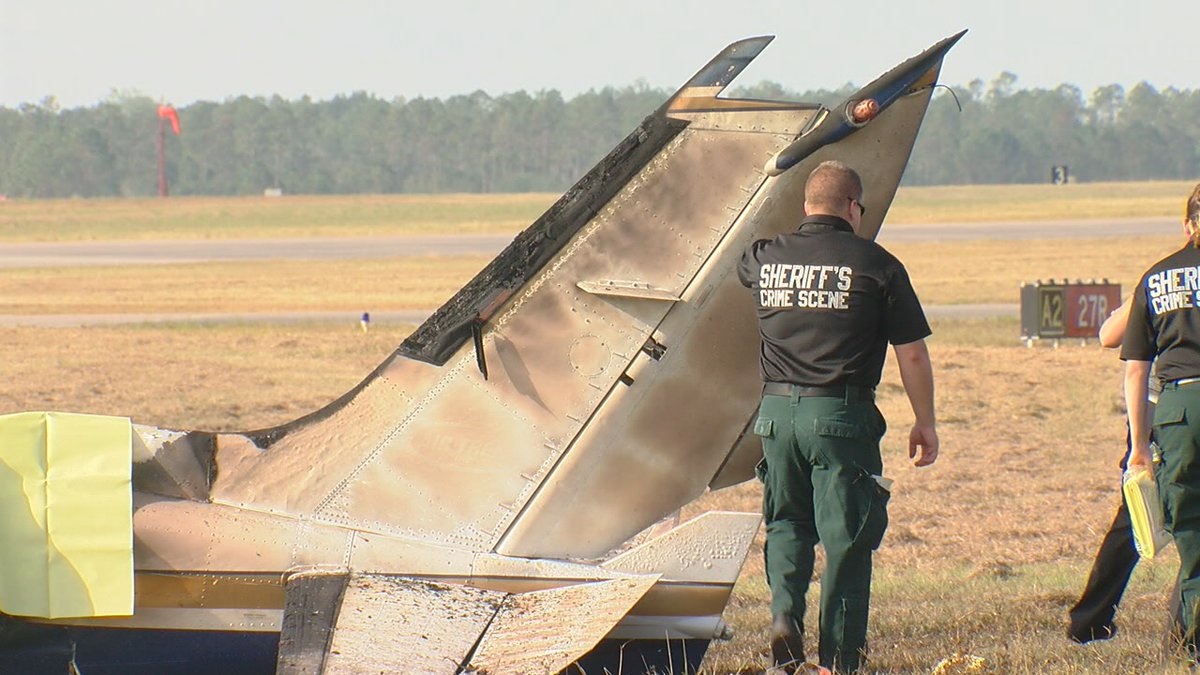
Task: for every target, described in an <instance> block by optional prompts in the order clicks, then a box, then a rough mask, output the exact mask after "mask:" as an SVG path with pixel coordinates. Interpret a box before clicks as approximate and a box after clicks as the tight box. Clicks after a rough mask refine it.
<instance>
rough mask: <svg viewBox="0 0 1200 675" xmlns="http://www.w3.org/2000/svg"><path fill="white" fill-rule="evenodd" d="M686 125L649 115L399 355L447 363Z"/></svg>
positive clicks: (403, 346) (429, 321)
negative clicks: (498, 304) (478, 324)
mask: <svg viewBox="0 0 1200 675" xmlns="http://www.w3.org/2000/svg"><path fill="white" fill-rule="evenodd" d="M686 126H687V123H686V122H680V121H677V120H672V119H668V118H667V117H665V116H664V115H663V114H662V112H661V111H659V112H655V113H654V114H652V115H650V116H649V117H647V118H646V119H645V120H644V121H642V123H641V125H639V126H638V128H637V129H635V130H634V132H633V133H631V134H629V136H627V137H626V138H625V140H624V141H621V143H620V144H619V145H618V146H617V147H616V148H614V149H613V150H612V151H611V152H610V153H608V156H607V157H605V158H604V159H603V160H601V161H600V163H599V164H597V165H596V166H595V167H594V168H592V170H591V171H589V172H588V173H587V175H585V176H584V177H583V178H582V179H581V180H580V181H579V182H578V183H576V184H575V185H574V186H573V187H572V188H571V189H570V190H568V191H567V193H566V194H564V195H563V196H562V197H561V198H560V199H559V200H558V201H557V202H555V204H554V206H551V207H550V210H548V211H546V213H544V214H543V215H542V216H541V217H540V218H538V219H537V221H535V222H534V223H533V225H531V226H529V228H528V229H526V230H525V231H524V232H522V233H521V234H518V235H517V236H516V238H515V239H513V241H512V243H511V244H509V245H508V247H507V248H505V249H504V250H503V251H501V253H500V255H498V256H497V257H496V259H495V260H493V261H492V262H491V263H489V264H488V266H487V267H485V268H484V269H483V271H481V272H480V273H479V274H478V275H476V276H475V278H474V279H472V280H471V281H470V282H468V283H467V285H466V286H463V288H462V290H460V291H459V292H458V293H455V294H454V297H452V298H450V300H449V301H448V302H447V303H446V304H444V305H442V306H441V308H440V309H438V311H436V312H434V313H433V315H432V316H430V317H429V318H428V319H426V320H425V323H423V324H421V326H420V327H419V328H417V330H416V331H414V332H413V334H412V335H410V336H409V337H408V338H407V339H406V340H405V341H404V342H403V343H402V344H401V345H400V348H399V349H398V350H397V351H396V353H397V354H399V355H400V356H405V357H408V358H411V359H417V360H419V361H425V362H426V363H432V364H435V365H439V366H440V365H443V364H445V363H446V360H447V359H449V358H450V356H451V355H452V354H454V352H455V351H457V350H458V348H459V347H460V346H462V344H463V342H465V341H466V340H467V339H469V338H470V336H471V323H472V322H473V321H474V320H475V319H476V318H477V317H478V316H479V315H480V313H481V311H482V310H483V309H485V308H486V307H487V306H488V305H490V304H492V302H493V301H494V300H495V299H496V297H497V296H499V295H502V294H504V293H506V292H508V293H510V292H512V291H514V290H515V289H517V288H520V287H521V286H522V285H524V284H525V282H527V281H529V279H530V278H531V277H532V276H533V275H534V274H535V273H536V272H537V271H538V270H540V269H541V268H542V266H543V265H545V264H546V263H547V262H548V261H550V260H551V259H552V258H553V257H554V255H555V254H557V253H558V252H559V250H560V249H562V247H563V246H564V245H565V244H566V243H567V241H568V240H569V239H570V238H571V237H572V236H573V235H574V234H575V233H576V232H578V231H579V228H581V227H583V226H584V225H585V224H587V222H588V221H589V220H591V219H592V217H593V216H595V215H596V213H597V212H598V211H599V210H600V209H601V208H602V207H603V206H604V205H605V204H607V203H608V201H609V200H610V199H612V197H613V195H615V194H616V193H617V192H618V191H620V189H621V188H623V187H624V186H625V184H626V183H628V182H629V179H630V178H632V177H633V176H635V175H637V173H638V172H639V171H641V169H642V167H643V166H645V165H646V162H648V161H650V160H651V159H652V158H653V157H654V156H655V155H657V154H658V153H659V151H660V150H662V148H663V147H664V146H665V145H666V144H667V143H669V142H670V141H671V139H672V138H674V137H675V136H676V134H678V133H679V132H680V131H682V130H683V129H684V128H685V127H686Z"/></svg>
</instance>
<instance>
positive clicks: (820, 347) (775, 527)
mask: <svg viewBox="0 0 1200 675" xmlns="http://www.w3.org/2000/svg"><path fill="white" fill-rule="evenodd" d="M862 189H863V188H862V180H861V179H860V178H859V176H858V173H857V172H855V171H854V170H853V169H851V168H850V167H848V166H846V165H845V164H842V163H841V162H834V161H831V162H824V163H822V164H820V165H818V166H817V167H816V168H815V169H814V170H813V171H812V173H811V174H810V175H809V178H808V181H807V183H806V184H805V188H804V210H805V213H806V214H807V216H806V217H805V218H804V220H802V221H801V223H800V225H799V228H798V229H797V230H796V231H795V232H792V233H789V234H783V235H780V236H778V237H775V238H774V239H772V240H760V241H756V242H754V243H753V244H752V245H751V246H750V248H749V249H748V250H747V251H746V253H745V254H744V255H743V257H742V261H741V264H740V266H739V269H738V274H739V277H740V279H741V282H742V284H743V285H745V286H747V287H749V288H750V289H751V290H752V291H753V293H754V298H755V301H756V305H757V311H758V321H759V332H760V335H761V338H762V345H761V352H760V365H761V369H762V376H763V381H764V385H763V399H762V406H761V408H760V409H759V416H758V419H757V420H756V421H755V424H754V431H755V433H756V434H758V435H759V436H761V437H762V444H763V462H762V463H761V464H760V465H759V470H760V471H759V476H760V478H761V479H762V480H763V484H764V487H763V516H764V519H765V521H766V528H767V542H766V546H765V551H764V556H765V558H766V568H767V582H768V584H769V585H770V587H771V611H772V615H773V617H774V621H773V623H772V629H771V630H772V641H771V650H772V656H773V659H774V661H775V665H776V666H777V670H776V672H785V673H791V672H794V671H795V668H797V667H798V666H799V664H802V663H803V662H804V646H803V628H802V627H803V625H804V610H805V594H806V592H807V590H808V584H809V579H810V578H811V576H812V571H813V563H814V557H815V554H814V548H815V546H816V544H817V543H818V542H820V543H821V544H822V545H823V546H824V548H825V554H826V568H825V573H824V576H823V577H822V582H821V610H820V620H819V624H820V640H819V644H818V655H819V662H820V665H821V666H823V667H826V668H834V669H837V670H838V671H840V672H852V671H854V670H857V669H858V667H859V665H860V659H861V656H862V652H863V651H864V649H865V647H866V637H867V614H868V603H869V600H870V589H871V557H872V553H873V552H874V550H875V549H876V548H878V547H879V543H880V541H881V540H882V539H883V533H884V530H885V529H886V527H887V500H888V497H889V494H888V491H887V484H888V483H890V481H888V480H887V479H885V478H883V477H882V473H883V466H882V460H881V458H880V453H879V441H880V438H881V437H882V436H883V433H884V430H885V428H886V424H885V422H884V419H883V416H882V415H881V414H880V413H879V410H878V409H877V408H876V407H875V403H874V391H875V386H876V385H877V384H878V383H879V378H880V375H881V372H882V370H883V362H884V357H885V356H886V353H887V345H888V343H889V342H890V343H891V344H892V345H894V349H895V352H896V357H897V360H898V363H899V367H900V376H901V380H902V382H903V384H904V387H905V390H906V391H907V393H908V397H909V401H910V403H911V404H912V407H913V412H914V413H915V415H916V423H915V424H914V425H913V427H912V430H911V432H910V434H909V456H910V457H915V458H916V464H917V466H926V465H929V464H932V463H933V462H934V460H936V459H937V456H938V438H937V432H936V430H935V420H934V405H933V370H932V367H931V365H930V360H929V352H928V350H927V349H926V346H925V338H926V337H927V336H928V335H929V334H930V330H929V324H928V323H927V322H926V320H925V315H924V312H923V311H922V310H921V304H920V302H919V301H918V300H917V296H916V293H914V292H913V289H912V284H911V283H910V282H909V279H908V273H907V272H906V271H905V269H904V266H903V265H902V264H900V261H898V260H897V259H896V258H895V257H894V256H892V255H891V254H890V253H888V252H887V251H886V250H884V249H883V247H881V246H879V245H878V244H876V243H875V242H873V241H869V240H866V239H863V238H861V237H858V236H857V235H856V234H855V227H856V226H857V225H858V224H859V223H860V222H861V219H862V217H863V214H864V213H865V212H866V207H865V206H863V202H862V199H863V194H862ZM918 452H919V456H918Z"/></svg>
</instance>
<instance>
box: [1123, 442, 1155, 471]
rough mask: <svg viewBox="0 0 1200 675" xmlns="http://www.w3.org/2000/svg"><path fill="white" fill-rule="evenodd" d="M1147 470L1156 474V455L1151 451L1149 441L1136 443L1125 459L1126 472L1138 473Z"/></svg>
mask: <svg viewBox="0 0 1200 675" xmlns="http://www.w3.org/2000/svg"><path fill="white" fill-rule="evenodd" d="M1141 470H1146V471H1149V472H1150V475H1154V455H1153V454H1152V453H1151V452H1150V444H1149V443H1134V444H1133V447H1132V448H1130V449H1129V456H1128V457H1127V458H1126V459H1125V471H1126V473H1137V472H1138V471H1141Z"/></svg>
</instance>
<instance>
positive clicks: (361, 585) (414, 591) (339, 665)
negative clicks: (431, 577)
mask: <svg viewBox="0 0 1200 675" xmlns="http://www.w3.org/2000/svg"><path fill="white" fill-rule="evenodd" d="M507 595H508V594H507V593H497V592H494V591H484V590H480V589H477V588H470V587H467V586H458V585H455V584H444V583H437V582H432V581H422V580H419V579H411V578H406V577H401V576H395V575H375V574H361V575H360V574H355V575H352V576H351V578H350V583H349V585H348V586H347V587H346V592H345V595H344V596H343V598H342V608H341V612H340V613H339V616H338V621H337V626H336V628H335V629H334V634H333V638H332V640H331V642H330V648H329V656H328V657H327V658H326V660H325V668H326V671H327V672H330V673H339V674H342V673H354V674H358V673H362V674H364V675H365V674H367V673H370V674H372V675H375V674H376V673H445V674H446V675H455V674H456V673H458V672H459V671H460V669H461V665H462V664H463V663H464V662H465V661H466V659H467V655H468V654H469V653H470V651H471V650H472V649H473V648H474V647H475V645H476V644H477V642H478V641H479V636H480V635H481V634H483V632H484V631H485V630H487V627H488V624H489V623H490V622H491V621H492V617H494V616H495V615H496V611H497V610H498V609H499V608H500V604H501V602H503V600H504V598H505V597H507Z"/></svg>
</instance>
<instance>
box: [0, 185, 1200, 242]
mask: <svg viewBox="0 0 1200 675" xmlns="http://www.w3.org/2000/svg"><path fill="white" fill-rule="evenodd" d="M1191 187H1192V185H1191V184H1188V183H1185V182H1179V181H1154V182H1143V183H1084V184H1075V185H1066V186H1054V185H978V186H966V187H963V186H956V187H907V188H901V189H900V191H899V193H898V194H897V195H896V199H895V201H894V203H893V204H892V207H891V209H890V210H889V212H888V222H889V223H893V224H904V223H963V222H991V221H997V220H1053V219H1063V218H1079V219H1088V218H1131V217H1148V216H1182V213H1180V209H1181V206H1180V203H1181V199H1182V197H1181V195H1186V194H1187V192H1188V191H1189V190H1190V189H1191ZM556 199H558V195H557V194H546V193H539V194H515V195H510V194H502V195H347V196H287V197H283V198H268V197H240V198H224V197H222V198H210V197H173V198H171V199H169V200H161V199H68V200H35V201H27V200H8V201H5V202H0V241H68V240H88V239H229V238H255V237H313V236H315V237H320V236H342V237H348V236H372V235H383V234H387V235H399V234H429V233H439V234H447V233H459V234H480V233H501V232H513V233H515V232H518V231H520V230H521V229H523V228H525V227H526V226H527V225H529V223H531V222H533V220H534V219H535V218H537V217H538V216H539V215H541V214H542V212H543V211H545V210H546V207H548V206H549V205H550V204H552V203H554V201H555V200H556ZM867 200H868V202H869V200H870V195H867Z"/></svg>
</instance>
